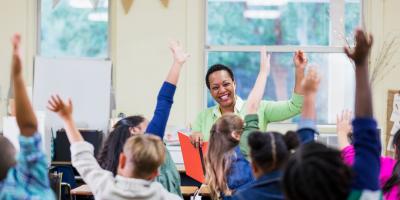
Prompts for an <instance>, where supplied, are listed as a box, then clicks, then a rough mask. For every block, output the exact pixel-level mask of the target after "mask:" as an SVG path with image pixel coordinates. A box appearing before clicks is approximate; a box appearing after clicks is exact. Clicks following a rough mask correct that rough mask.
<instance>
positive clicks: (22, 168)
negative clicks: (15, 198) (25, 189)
mask: <svg viewBox="0 0 400 200" xmlns="http://www.w3.org/2000/svg"><path fill="white" fill-rule="evenodd" d="M19 145H20V152H19V153H18V156H17V165H16V171H17V173H18V176H19V177H20V179H19V180H21V181H25V183H24V184H27V185H29V186H30V187H32V188H34V189H36V188H42V189H48V188H49V179H48V170H47V159H46V155H45V154H44V152H43V151H42V150H41V145H42V140H41V136H40V134H39V133H35V134H34V135H33V136H31V137H25V136H22V135H20V136H19Z"/></svg>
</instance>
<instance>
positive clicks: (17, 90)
mask: <svg viewBox="0 0 400 200" xmlns="http://www.w3.org/2000/svg"><path fill="white" fill-rule="evenodd" d="M20 43H21V36H20V35H19V34H15V35H14V37H13V38H12V45H13V56H12V62H11V79H12V80H13V85H14V98H15V110H16V118H17V124H18V127H19V129H20V131H21V134H22V135H23V136H26V137H30V136H32V135H34V133H36V132H37V126H38V125H37V119H36V116H35V113H34V111H33V108H32V105H31V103H30V101H29V97H28V93H27V91H26V86H25V83H24V77H23V76H22V63H21V55H20Z"/></svg>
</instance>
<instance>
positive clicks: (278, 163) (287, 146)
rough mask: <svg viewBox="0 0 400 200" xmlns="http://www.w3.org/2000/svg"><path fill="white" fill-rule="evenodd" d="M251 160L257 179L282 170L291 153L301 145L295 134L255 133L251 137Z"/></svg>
mask: <svg viewBox="0 0 400 200" xmlns="http://www.w3.org/2000/svg"><path fill="white" fill-rule="evenodd" d="M248 142H249V146H250V158H251V165H252V167H253V173H254V175H255V177H256V178H259V177H260V176H262V175H264V174H266V173H268V172H271V171H274V170H277V169H281V168H282V167H283V165H284V164H285V163H286V162H287V160H288V159H289V156H290V151H291V150H292V149H295V148H296V147H297V146H298V145H299V139H298V137H297V134H296V133H295V132H292V131H290V132H287V133H286V134H285V135H282V134H280V133H277V132H267V133H263V132H260V131H255V132H253V133H251V134H250V136H249V141H248Z"/></svg>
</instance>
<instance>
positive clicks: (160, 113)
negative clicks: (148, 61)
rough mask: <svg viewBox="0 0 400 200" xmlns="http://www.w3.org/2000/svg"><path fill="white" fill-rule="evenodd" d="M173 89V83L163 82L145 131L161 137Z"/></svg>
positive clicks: (174, 87)
mask: <svg viewBox="0 0 400 200" xmlns="http://www.w3.org/2000/svg"><path fill="white" fill-rule="evenodd" d="M175 90H176V86H175V85H173V84H171V83H168V82H164V84H163V85H162V87H161V89H160V92H159V93H158V97H157V106H156V110H155V111H154V116H153V118H152V119H151V121H150V123H149V125H148V126H147V129H146V133H150V134H154V135H157V136H159V137H161V139H163V137H164V133H165V128H166V126H167V122H168V118H169V113H170V111H171V107H172V103H173V100H174V94H175Z"/></svg>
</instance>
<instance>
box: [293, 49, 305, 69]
mask: <svg viewBox="0 0 400 200" xmlns="http://www.w3.org/2000/svg"><path fill="white" fill-rule="evenodd" d="M293 63H294V65H295V67H296V70H303V71H304V69H305V68H306V66H307V63H308V59H307V55H306V53H304V51H302V50H297V51H296V52H295V53H294V56H293Z"/></svg>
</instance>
